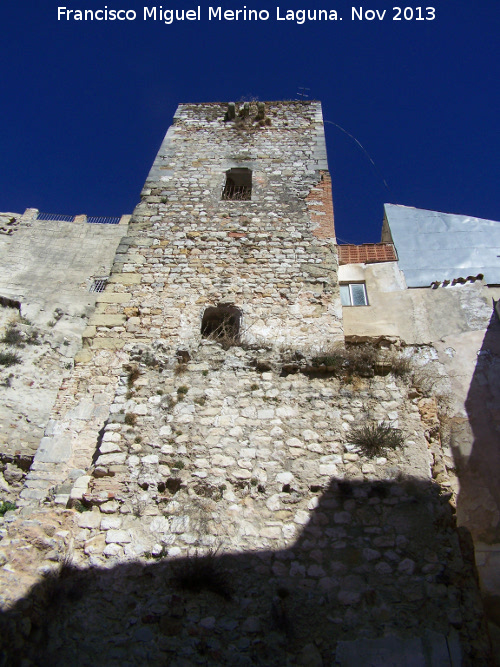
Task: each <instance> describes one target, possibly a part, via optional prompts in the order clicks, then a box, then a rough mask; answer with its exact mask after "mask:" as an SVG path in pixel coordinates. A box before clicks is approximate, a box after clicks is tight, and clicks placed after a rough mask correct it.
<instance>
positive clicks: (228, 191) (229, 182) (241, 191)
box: [222, 167, 252, 201]
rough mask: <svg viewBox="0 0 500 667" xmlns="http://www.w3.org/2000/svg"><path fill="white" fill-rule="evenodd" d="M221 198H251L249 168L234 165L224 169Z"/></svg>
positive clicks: (243, 199)
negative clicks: (224, 178) (224, 180)
mask: <svg viewBox="0 0 500 667" xmlns="http://www.w3.org/2000/svg"><path fill="white" fill-rule="evenodd" d="M222 199H223V200H225V201H228V200H230V201H250V200H251V199H252V171H251V169H247V168H245V167H235V168H233V169H228V171H226V182H225V184H224V189H223V190H222Z"/></svg>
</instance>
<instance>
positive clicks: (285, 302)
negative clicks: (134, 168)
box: [104, 102, 342, 348]
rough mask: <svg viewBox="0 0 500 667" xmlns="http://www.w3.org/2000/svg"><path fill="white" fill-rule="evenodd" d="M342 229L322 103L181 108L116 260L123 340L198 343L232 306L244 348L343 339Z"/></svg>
mask: <svg viewBox="0 0 500 667" xmlns="http://www.w3.org/2000/svg"><path fill="white" fill-rule="evenodd" d="M334 234H335V232H334V226H333V208H332V201H331V182H330V176H329V173H328V166H327V161H326V150H325V139H324V133H323V122H322V114H321V105H320V104H319V103H318V102H315V103H308V104H304V103H300V102H276V103H266V104H265V105H264V104H263V103H259V104H258V105H255V104H250V105H249V104H245V105H240V106H236V108H234V105H229V108H228V106H227V105H221V104H185V105H181V106H180V107H179V108H178V110H177V113H176V115H175V118H174V124H173V126H172V127H171V128H170V129H169V131H168V132H167V135H166V137H165V139H164V141H163V144H162V146H161V148H160V150H159V152H158V155H157V157H156V160H155V162H154V164H153V167H152V169H151V172H150V174H149V176H148V178H147V181H146V184H145V187H144V190H143V192H142V202H141V204H140V205H139V206H138V207H137V208H136V210H135V213H134V216H133V222H132V224H131V226H130V232H129V237H128V239H127V240H126V241H125V244H126V245H124V246H122V248H120V254H118V255H117V258H116V264H115V269H114V271H115V277H114V280H118V276H117V275H116V274H117V273H119V272H120V271H121V272H123V275H124V276H125V280H124V284H125V285H128V287H127V292H128V293H129V294H130V295H131V299H130V301H129V302H127V306H126V309H125V316H126V318H127V320H126V323H125V331H124V332H123V333H120V337H121V338H122V340H123V341H126V340H127V339H133V338H134V337H135V336H136V335H137V334H139V336H138V337H139V338H140V339H141V340H144V339H150V340H155V339H162V340H164V341H167V343H168V344H173V345H176V344H179V345H180V346H187V347H189V346H190V345H193V344H197V343H198V342H199V340H200V337H201V331H202V329H204V332H205V333H207V331H210V330H212V329H213V327H214V326H215V327H217V322H218V321H219V320H218V318H219V317H222V318H224V317H226V316H227V308H226V311H224V309H222V310H221V311H220V312H218V311H217V310H216V308H217V307H218V306H219V305H220V304H228V305H231V306H232V307H233V308H232V310H231V312H233V314H234V316H233V324H234V325H236V326H237V328H239V333H238V335H239V336H240V337H241V339H242V340H244V341H245V342H246V343H257V342H261V343H266V344H270V343H271V344H273V345H282V346H286V345H290V346H293V347H294V348H300V347H311V345H313V346H321V345H324V344H328V343H332V342H334V341H338V340H341V339H342V325H341V307H340V301H339V296H338V285H337V264H336V254H335V248H334V245H333V244H334V242H335V239H334ZM139 237H140V242H139V243H137V244H136V243H135V242H134V241H135V239H137V238H139ZM128 244H130V245H128ZM134 279H135V280H137V281H138V282H137V284H134V283H132V282H131V281H132V280H134ZM129 281H130V282H129ZM209 307H210V308H212V310H211V311H209V312H208V313H207V317H208V318H209V320H210V323H208V320H207V322H205V324H203V322H202V320H203V314H204V312H205V310H206V309H207V308H209ZM130 308H136V309H137V313H136V314H135V315H132V311H131V310H130ZM108 310H109V309H108ZM224 313H226V315H225V314H224ZM234 320H237V322H236V321H234ZM107 334H108V331H107V330H105V331H104V335H107Z"/></svg>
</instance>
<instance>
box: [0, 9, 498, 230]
mask: <svg viewBox="0 0 500 667" xmlns="http://www.w3.org/2000/svg"><path fill="white" fill-rule="evenodd" d="M198 1H199V2H201V0H198ZM59 2H60V4H57V2H56V0H45V1H44V2H39V1H36V0H19V1H18V2H12V1H11V0H6V1H5V2H4V3H2V6H1V8H0V26H1V28H0V30H1V31H2V47H3V48H2V65H1V68H2V69H1V72H2V75H1V81H2V84H1V96H2V104H1V106H0V117H1V128H2V142H1V143H2V159H1V161H0V210H2V211H14V212H22V211H23V210H24V209H25V208H27V207H35V208H38V209H40V210H41V211H44V212H52V213H66V214H78V213H88V214H90V215H120V214H122V213H131V212H132V210H133V208H134V206H135V205H136V204H137V202H138V200H139V193H140V190H141V188H142V185H143V183H144V180H145V178H146V176H147V173H148V171H149V168H150V166H151V163H152V161H153V159H154V157H155V155H156V152H157V150H158V148H159V146H160V144H161V141H162V139H163V136H164V134H165V132H166V130H167V128H168V126H169V125H170V124H171V122H172V116H173V114H174V112H175V108H176V106H177V105H178V104H179V103H182V102H216V101H239V100H248V99H259V100H280V99H297V98H298V97H300V95H303V94H305V95H308V96H309V98H308V99H318V100H321V102H322V105H323V115H324V119H325V121H326V124H325V131H326V138H327V149H328V160H329V167H330V171H331V173H332V180H333V191H334V192H333V194H334V209H335V218H336V228H337V235H338V237H339V239H341V240H344V241H349V242H354V243H362V242H372V241H378V240H379V239H380V229H381V224H382V216H383V203H384V202H391V203H397V204H405V205H408V206H416V207H419V208H428V209H435V210H439V211H444V212H452V213H460V214H466V215H472V216H476V217H482V218H488V219H493V220H500V202H499V197H498V175H499V174H498V172H499V170H498V156H499V154H500V132H499V130H498V127H497V125H498V109H499V107H500V92H499V81H500V58H499V56H498V35H499V34H500V9H499V5H498V2H497V1H496V0H475V2H472V1H471V0H453V1H451V0H430V2H429V4H428V5H426V4H421V3H419V2H410V1H409V0H406V2H403V3H400V5H399V6H400V8H401V9H400V11H398V9H397V8H396V2H391V3H389V2H386V1H383V0H376V1H375V2H373V3H372V2H370V3H365V2H364V1H363V0H361V2H356V3H353V2H346V1H345V0H337V1H336V2H334V3H333V4H332V5H330V4H329V3H324V4H323V3H320V2H316V0H312V2H307V3H305V2H301V1H297V0H290V2H287V3H286V4H283V5H281V4H280V5H277V4H271V3H270V2H269V1H268V0H262V2H258V1H257V2H253V1H249V2H247V3H246V4H244V3H243V2H242V3H241V4H238V3H235V2H232V3H229V2H226V3H225V4H221V5H219V4H215V3H214V4H209V3H207V2H203V3H202V4H200V5H197V4H194V3H193V4H191V3H190V2H189V1H188V0H178V1H177V2H175V3H173V4H168V5H167V4H166V3H164V5H149V4H144V3H140V2H138V1H137V0H117V2H112V1H110V0H108V2H107V4H106V3H105V2H96V1H95V0H59ZM63 2H65V4H62V3H63ZM276 2H279V0H276ZM219 7H220V12H219V10H218V8H219ZM145 8H147V11H146V18H145ZM154 8H156V19H155V18H154V12H153V9H154ZM210 8H212V12H210ZM245 8H246V10H247V14H246V20H245V14H244V11H241V12H240V14H239V15H238V20H235V16H234V15H233V19H231V14H230V13H226V15H224V12H236V10H244V9H245ZM250 9H253V10H257V11H258V12H259V14H258V16H259V18H258V19H257V20H255V19H252V20H249V19H248V11H249V10H250ZM304 9H306V10H310V11H311V12H312V10H314V9H316V10H320V9H322V10H327V11H328V20H324V14H322V19H321V20H318V18H319V14H318V11H317V13H316V17H317V19H316V20H312V16H313V14H312V13H311V14H310V17H311V18H308V16H307V12H306V13H305V15H304V13H302V12H303V10H304ZM70 10H71V11H70ZM77 10H81V11H85V10H92V11H93V12H97V11H98V10H102V16H103V18H105V17H107V20H106V19H105V20H97V19H96V18H94V20H93V21H92V20H90V19H89V18H88V19H87V20H75V18H76V16H77V15H76V13H75V12H76V11H77ZM164 10H174V12H175V10H179V11H180V10H184V12H187V11H188V10H189V11H191V12H193V14H192V15H191V16H192V17H195V18H193V19H192V20H187V17H186V15H185V18H184V20H180V19H176V18H175V14H174V17H173V21H172V23H169V22H168V21H169V19H170V16H171V15H170V14H169V13H168V11H167V14H161V17H162V18H161V19H160V12H164ZM106 11H107V14H106V13H105V12H106ZM112 11H121V12H122V14H120V15H119V16H124V17H125V19H124V20H112V19H111V18H110V17H111V12H112ZM125 12H128V14H125ZM335 12H336V17H337V20H334V18H335V17H334V15H335ZM384 12H385V13H384ZM134 14H135V18H132V16H133V15H134ZM266 15H267V18H266ZM88 16H90V15H88ZM94 16H96V14H94ZM98 16H101V14H99V15H98ZM287 16H288V20H287V19H286V17H287ZM360 17H362V18H360ZM165 19H167V22H165ZM340 128H342V129H340ZM360 144H361V146H360Z"/></svg>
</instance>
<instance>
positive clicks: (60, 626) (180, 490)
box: [1, 341, 488, 667]
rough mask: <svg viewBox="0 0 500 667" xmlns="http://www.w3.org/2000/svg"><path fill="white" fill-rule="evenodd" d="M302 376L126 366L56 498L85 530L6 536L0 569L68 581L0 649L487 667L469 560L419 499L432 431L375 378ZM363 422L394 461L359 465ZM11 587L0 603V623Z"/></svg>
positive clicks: (257, 366)
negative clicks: (32, 550) (61, 565)
mask: <svg viewBox="0 0 500 667" xmlns="http://www.w3.org/2000/svg"><path fill="white" fill-rule="evenodd" d="M314 363H316V362H314ZM314 363H313V364H310V363H307V362H306V361H305V360H302V361H297V359H296V358H295V357H292V358H290V357H288V356H287V355H285V356H283V354H282V353H281V352H277V351H273V350H265V349H262V348H261V349H255V350H253V349H243V348H242V347H231V348H230V349H229V350H224V349H222V347H221V346H220V345H219V344H218V343H215V342H211V341H205V342H203V343H202V344H201V345H200V347H199V348H198V350H197V351H196V353H194V352H193V355H192V357H191V359H190V360H189V361H186V358H185V357H181V358H179V357H178V356H177V355H176V352H175V350H174V349H167V348H166V347H165V346H162V345H160V344H155V345H153V346H141V347H140V346H137V347H135V348H134V349H132V350H131V354H130V364H129V365H127V367H126V368H124V369H123V371H122V373H121V375H120V378H119V383H118V388H117V391H116V396H115V398H114V401H113V403H112V405H111V408H110V418H109V420H108V422H107V424H106V427H105V428H104V430H103V432H102V434H101V437H100V439H99V443H98V448H97V449H96V451H95V456H94V461H95V466H94V468H93V469H91V471H92V470H93V472H92V477H91V479H90V480H88V481H89V482H90V484H89V489H88V490H87V491H85V490H84V489H83V490H80V492H79V493H78V491H79V490H78V488H77V487H74V488H73V493H72V495H73V504H74V507H79V508H80V510H86V511H82V512H81V513H77V512H74V511H73V512H72V511H68V510H66V511H65V512H63V513H59V515H57V514H56V515H55V516H51V515H50V514H49V515H45V516H42V517H39V518H37V515H36V512H35V513H34V514H31V515H30V520H29V521H24V522H23V521H22V519H19V520H18V523H17V527H16V529H14V524H13V523H12V524H10V523H7V524H6V528H8V529H9V533H8V534H7V535H6V536H5V539H4V542H3V549H4V554H5V557H6V559H7V560H8V561H9V562H12V561H11V558H12V556H11V553H10V550H11V549H19V546H20V545H21V546H22V545H24V543H25V540H29V539H31V541H32V543H33V544H36V545H40V546H37V547H36V548H37V549H38V551H39V553H40V556H44V557H45V560H42V559H41V558H40V560H39V565H38V566H39V568H40V569H41V571H43V568H50V566H51V561H54V560H56V561H57V560H58V558H62V557H63V555H64V554H65V553H68V549H71V560H72V567H73V568H75V567H76V568H79V569H69V570H67V571H66V573H65V575H64V577H65V578H64V580H63V582H62V583H57V584H56V590H58V591H59V593H58V600H60V604H58V606H57V608H54V607H50V608H51V609H54V611H53V618H52V620H51V622H50V623H49V624H45V625H44V624H43V623H42V621H41V619H40V617H39V616H37V613H38V612H37V609H38V606H39V605H40V603H41V601H43V600H45V599H46V596H47V592H46V589H45V588H44V584H43V582H42V584H38V585H36V586H35V588H34V589H33V590H32V592H31V594H30V595H28V596H27V597H26V598H25V599H24V601H23V603H22V604H19V605H16V604H14V606H13V608H12V610H11V611H10V612H9V613H8V614H7V616H6V619H7V620H8V622H9V623H10V626H9V627H10V628H11V630H10V631H9V633H7V635H6V636H7V637H8V638H10V637H12V636H15V637H18V642H19V641H21V643H22V645H24V646H25V647H26V648H25V650H26V652H27V655H28V656H30V657H31V656H32V657H33V658H34V657H35V656H37V657H38V659H39V658H40V656H43V657H44V659H46V660H49V661H50V662H51V664H61V665H62V664H65V663H66V664H67V661H68V660H69V659H70V656H71V655H78V656H79V659H80V660H81V664H85V661H89V660H97V661H99V660H102V659H103V657H102V656H103V655H105V656H106V658H105V659H106V664H119V663H120V661H123V660H126V661H127V662H129V663H130V664H141V661H145V660H147V661H148V664H154V665H160V664H164V663H165V661H168V662H171V663H172V664H175V665H181V664H184V662H183V661H188V662H191V663H192V664H227V665H233V664H252V663H257V664H265V665H282V664H284V663H287V664H290V665H310V664H316V665H329V664H338V665H341V666H343V667H348V666H351V665H354V664H356V662H355V659H354V657H353V656H352V654H353V650H354V648H353V647H354V644H355V645H356V647H357V651H356V652H355V653H356V655H357V656H358V659H359V652H360V651H361V653H363V654H364V653H366V660H368V661H369V660H372V659H374V657H375V656H376V655H379V654H380V651H381V650H382V651H383V652H384V654H385V655H386V656H388V657H389V658H390V659H392V660H395V661H401V660H406V659H409V658H408V656H411V659H412V660H413V661H417V662H416V664H418V665H422V666H424V665H425V666H434V667H438V666H439V667H441V665H450V666H451V665H459V664H463V665H476V664H487V659H488V658H487V656H488V642H487V639H486V636H485V634H484V628H483V626H482V621H481V618H482V615H481V602H480V598H479V596H478V589H477V585H476V581H475V578H474V570H473V560H471V551H470V546H469V544H468V542H467V539H466V536H465V535H464V536H460V538H459V535H458V534H457V532H456V529H455V525H454V518H453V512H452V507H451V506H450V504H449V500H450V494H446V493H443V492H442V489H441V487H440V486H439V485H437V484H435V483H434V482H433V480H432V474H431V464H432V463H433V462H435V461H436V460H435V459H433V457H432V456H431V454H430V452H429V449H428V446H429V443H430V438H429V434H430V433H431V431H432V429H433V426H434V424H433V419H435V414H431V413H432V410H431V408H430V406H429V405H427V404H426V403H425V401H424V403H422V401H423V399H422V397H421V395H420V394H419V393H418V392H417V391H415V389H414V388H412V387H411V386H409V385H408V384H407V382H406V381H404V380H401V379H398V378H396V377H395V376H394V375H392V374H389V375H385V376H383V377H382V376H375V377H372V378H363V377H359V375H355V376H351V377H348V376H344V375H342V374H341V375H340V376H335V374H333V373H331V372H328V370H327V369H326V367H325V366H324V365H323V366H321V365H320V366H318V365H314ZM292 367H293V372H291V371H292ZM421 412H423V416H421ZM423 417H424V419H423ZM379 421H384V422H385V423H391V424H393V426H394V428H397V429H400V430H401V433H402V434H403V443H402V445H401V446H400V447H395V448H385V447H382V448H381V449H380V450H379V451H377V452H376V453H375V455H373V454H370V452H369V451H368V450H367V449H365V448H364V447H363V446H360V445H359V444H358V445H356V444H355V443H353V442H352V433H353V428H354V427H356V426H358V425H363V424H368V423H371V422H375V423H376V422H379ZM78 499H80V501H81V504H80V502H79V500H78ZM12 514H13V513H12ZM57 516H58V517H59V524H58V523H57V520H56V517H57ZM12 519H14V517H9V520H10V521H11V520H12ZM61 524H62V525H61ZM50 526H55V529H54V530H55V531H57V532H56V533H55V535H54V533H53V532H51V531H52V529H51V528H50ZM61 528H62V529H63V530H61ZM44 532H45V537H44ZM10 535H12V537H14V536H17V540H16V539H14V540H13V542H12V546H10V539H9V537H10ZM19 535H25V537H23V538H22V540H23V541H22V542H21V543H20V542H19ZM50 535H52V538H51V539H49V537H48V536H50ZM29 536H31V538H30V537H29ZM58 536H59V537H58ZM61 538H62V539H61ZM70 545H71V546H70ZM17 567H18V569H19V571H22V567H21V563H20V562H19V559H18V561H17ZM1 576H2V577H3V582H4V583H5V584H7V582H8V581H10V580H11V579H12V575H11V574H10V573H8V572H5V573H3V575H1ZM19 579H21V578H19ZM31 580H32V581H33V580H34V581H35V582H36V579H34V577H32V579H31ZM24 585H25V586H26V583H25V584H24ZM19 588H20V583H18V585H17V586H14V585H13V582H12V581H11V585H10V586H6V585H5V587H4V590H5V591H6V592H7V591H10V593H9V597H7V599H5V600H4V604H5V603H6V602H7V601H15V600H16V598H17V597H19V593H20V591H19ZM26 618H28V619H29V623H30V624H32V626H30V628H31V627H33V630H30V633H28V635H27V636H25V638H24V639H19V638H22V627H24V626H23V623H24V624H26V620H25V619H26ZM40 627H43V628H44V632H45V633H46V634H45V635H44V637H45V638H44V641H43V644H42V643H40V642H39V641H37V640H36V632H37V628H40ZM10 633H13V635H11V634H10ZM16 633H17V634H16ZM63 638H64V639H63ZM349 656H351V657H349ZM404 656H406V657H404ZM353 661H354V662H353ZM395 664H396V663H395ZM399 664H404V662H403V663H401V662H399Z"/></svg>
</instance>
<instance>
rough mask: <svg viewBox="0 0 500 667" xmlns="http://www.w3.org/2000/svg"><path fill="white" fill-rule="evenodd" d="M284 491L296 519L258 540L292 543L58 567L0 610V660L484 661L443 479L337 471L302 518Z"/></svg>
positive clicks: (464, 550)
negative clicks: (279, 538) (289, 532)
mask: <svg viewBox="0 0 500 667" xmlns="http://www.w3.org/2000/svg"><path fill="white" fill-rule="evenodd" d="M288 487H289V488H288V489H284V491H285V493H283V494H281V496H280V497H281V502H282V503H283V505H284V507H285V508H287V509H289V510H291V512H292V514H293V515H295V516H294V523H292V522H291V521H288V522H285V523H284V522H283V520H281V521H279V520H278V517H276V519H277V521H276V526H272V525H271V526H270V525H269V522H267V525H266V526H264V524H263V526H262V531H261V535H260V536H259V537H265V536H266V535H267V536H269V537H271V536H272V535H273V530H274V528H276V530H277V531H278V532H280V531H281V526H283V525H288V526H295V527H297V528H300V531H298V533H297V537H296V539H295V540H294V541H292V540H290V544H291V546H290V547H289V548H286V549H277V550H272V549H270V548H268V549H263V550H257V549H256V550H248V551H245V552H242V553H231V554H228V553H222V549H223V546H224V544H223V538H222V537H220V538H218V539H220V544H219V546H218V547H217V545H215V546H213V547H212V548H211V549H209V550H208V552H207V550H206V549H205V550H204V552H203V556H202V555H201V551H197V549H196V547H195V545H193V548H192V553H193V554H195V555H193V557H191V558H179V559H167V558H162V557H161V554H160V555H159V556H158V559H157V560H154V559H151V560H149V561H141V562H138V561H136V562H128V563H120V564H114V565H110V567H109V568H107V569H97V568H90V569H85V570H83V569H82V570H79V569H76V568H75V567H73V566H72V565H71V564H70V563H69V562H65V563H63V564H61V565H60V568H59V570H58V572H56V573H55V574H52V575H50V576H48V577H46V578H45V579H43V580H42V581H41V582H40V583H38V584H37V585H35V586H34V587H33V588H32V590H31V591H30V593H29V595H27V596H26V597H25V598H24V599H21V600H19V601H18V602H17V603H16V605H15V606H14V607H13V608H12V609H10V610H8V611H5V612H4V613H3V614H2V615H1V617H0V637H1V641H2V649H1V652H0V656H1V657H0V665H3V666H6V665H9V666H10V665H23V667H24V666H28V665H39V666H45V665H50V666H54V667H56V666H61V667H62V666H64V667H66V666H68V665H71V666H72V667H76V666H86V665H106V666H108V665H109V666H112V665H117V666H118V665H120V666H124V665H158V666H160V665H169V666H172V667H181V666H188V665H231V666H232V665H242V666H243V665H245V666H252V665H262V666H266V667H267V666H274V665H276V666H281V665H304V666H306V665H307V666H309V665H311V666H313V667H316V666H318V667H319V666H321V665H324V666H327V665H340V666H341V667H354V666H357V665H360V666H362V665H368V664H370V665H382V664H394V665H396V664H397V665H415V666H419V667H420V666H422V667H431V666H432V667H446V666H448V665H449V666H453V667H455V666H456V665H459V664H461V665H463V666H464V667H465V666H467V665H475V666H477V665H489V664H491V663H490V657H489V648H488V640H487V636H486V633H485V628H484V624H483V621H482V607H481V602H480V598H479V595H478V589H477V581H476V576H475V569H474V565H473V549H472V543H471V541H470V539H469V536H468V532H467V531H466V530H465V529H459V530H458V531H457V529H456V527H455V523H454V516H453V513H452V508H451V506H450V504H449V502H448V497H447V496H446V495H443V494H442V493H441V490H440V488H439V486H438V485H436V484H434V483H432V482H422V481H416V480H412V479H408V480H404V479H401V480H398V481H373V482H359V483H357V482H351V481H332V482H331V483H330V484H329V486H328V487H326V488H321V487H319V486H318V487H314V489H313V488H310V489H309V491H310V492H316V495H312V496H311V500H312V502H310V506H314V505H315V508H314V509H313V510H312V511H311V512H310V514H309V516H308V514H307V513H306V512H300V511H298V512H297V511H296V510H295V509H294V504H295V503H297V497H298V495H299V493H298V492H297V491H295V490H294V489H293V488H291V487H290V485H288ZM252 493H254V495H255V496H256V497H257V494H258V490H257V489H255V490H254V491H253V492H252ZM147 518H148V517H145V518H144V519H145V520H146V519H147ZM300 524H302V525H300ZM278 526H279V528H278ZM223 529H227V530H230V527H229V526H224V527H223ZM269 542H272V539H270V540H269ZM250 543H251V539H250V540H249V539H247V544H250ZM174 544H175V542H174ZM381 647H382V648H381ZM382 649H383V650H382ZM353 655H354V657H353ZM376 656H378V658H377V660H378V661H374V660H375V657H376ZM381 656H382V658H383V660H382V662H381V661H380V660H381ZM384 656H385V658H384ZM460 656H461V657H460ZM391 660H392V662H391Z"/></svg>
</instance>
